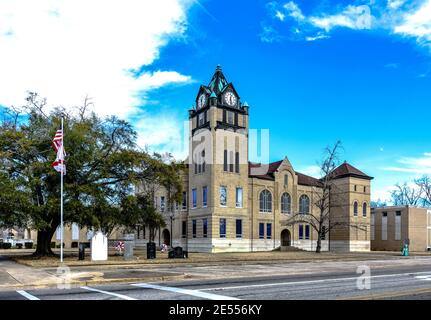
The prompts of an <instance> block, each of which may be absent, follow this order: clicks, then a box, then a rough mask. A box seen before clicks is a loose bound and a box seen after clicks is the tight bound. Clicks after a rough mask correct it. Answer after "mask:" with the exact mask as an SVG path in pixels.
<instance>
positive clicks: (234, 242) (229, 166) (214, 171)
mask: <svg viewBox="0 0 431 320" xmlns="http://www.w3.org/2000/svg"><path fill="white" fill-rule="evenodd" d="M258 107H259V106H255V107H254V108H258ZM251 110H252V109H251V108H249V106H248V104H247V103H246V102H242V100H241V99H240V96H239V94H238V92H237V91H236V89H235V87H234V85H233V84H232V83H230V82H228V81H227V79H226V78H225V76H224V74H223V72H222V69H221V68H220V66H217V68H216V70H215V73H214V75H213V77H212V79H211V81H210V82H209V84H208V85H201V86H200V88H199V90H198V92H197V96H196V107H193V108H192V109H191V110H189V156H188V160H187V170H186V172H185V173H184V175H183V182H184V192H183V201H182V203H181V204H179V205H177V206H176V208H175V209H173V212H172V210H171V211H169V210H168V206H167V204H166V199H167V195H166V193H165V192H164V190H163V189H162V188H160V190H158V191H157V193H156V198H155V203H156V205H157V207H158V209H159V210H160V211H161V212H162V213H163V214H164V215H165V217H166V225H167V227H166V228H165V229H164V230H161V231H160V234H157V235H156V239H157V238H158V239H160V242H161V243H165V244H168V245H170V244H171V243H170V242H171V239H172V242H173V243H172V245H173V246H177V245H180V246H182V247H184V248H185V249H187V250H188V251H190V252H194V251H196V252H236V251H238V252H240V251H241V252H251V251H268V250H274V249H277V248H279V247H280V246H282V247H289V246H291V247H297V248H300V249H304V250H314V249H315V247H316V239H317V233H316V232H315V231H314V230H313V228H312V227H311V226H310V225H308V224H304V223H301V224H299V223H298V224H295V225H291V226H284V224H283V222H285V221H286V220H288V219H289V218H290V217H291V216H292V215H293V214H296V213H301V214H313V215H317V214H318V210H317V208H316V206H315V205H314V204H315V200H316V199H315V198H316V194H318V193H319V192H320V191H321V181H320V180H319V179H316V178H313V177H310V176H307V175H305V174H302V173H300V172H297V171H295V169H294V167H293V166H292V164H291V163H290V161H289V159H288V158H287V157H285V158H284V159H282V160H280V161H276V162H272V163H269V164H266V165H265V164H258V163H252V162H249V159H248V157H249V115H251V116H252V111H251ZM334 176H335V179H334V180H333V188H332V189H331V190H333V194H332V193H331V223H334V225H335V224H337V223H336V222H342V223H339V226H338V227H337V228H334V229H332V230H331V232H329V233H328V234H327V235H326V237H324V239H323V240H322V250H328V249H329V250H344V251H369V250H370V187H371V186H370V182H371V180H372V177H370V176H368V175H366V174H365V173H363V172H361V171H360V170H358V169H356V168H355V167H353V166H351V165H350V164H348V163H346V162H345V163H343V164H341V165H340V166H339V167H338V168H337V169H336V170H335V172H334ZM138 190H139V189H138ZM355 225H361V226H362V227H361V228H357V227H355ZM326 227H327V226H326ZM142 231H143V230H141V232H140V233H139V234H137V238H138V239H140V240H143V241H145V240H148V232H145V233H144V232H142ZM171 232H172V234H171ZM144 238H145V239H144ZM138 241H139V240H138Z"/></svg>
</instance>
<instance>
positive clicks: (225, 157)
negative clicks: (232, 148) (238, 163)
mask: <svg viewBox="0 0 431 320" xmlns="http://www.w3.org/2000/svg"><path fill="white" fill-rule="evenodd" d="M223 170H224V171H227V150H225V151H224V155H223Z"/></svg>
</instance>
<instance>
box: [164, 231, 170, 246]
mask: <svg viewBox="0 0 431 320" xmlns="http://www.w3.org/2000/svg"><path fill="white" fill-rule="evenodd" d="M162 235H163V243H164V244H166V245H167V246H170V245H171V234H170V233H169V230H168V229H165V230H163V233H162Z"/></svg>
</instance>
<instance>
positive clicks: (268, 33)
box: [259, 25, 282, 43]
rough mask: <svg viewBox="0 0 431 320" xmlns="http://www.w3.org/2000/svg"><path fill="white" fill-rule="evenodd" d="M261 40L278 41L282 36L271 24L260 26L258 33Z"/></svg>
mask: <svg viewBox="0 0 431 320" xmlns="http://www.w3.org/2000/svg"><path fill="white" fill-rule="evenodd" d="M259 37H260V40H261V41H262V42H267V43H272V42H279V41H280V40H281V39H282V38H281V36H280V35H279V34H278V32H277V31H276V30H275V29H274V28H273V27H271V26H266V25H264V26H262V32H261V33H260V34H259Z"/></svg>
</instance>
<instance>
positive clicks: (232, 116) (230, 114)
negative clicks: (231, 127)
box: [226, 111, 235, 124]
mask: <svg viewBox="0 0 431 320" xmlns="http://www.w3.org/2000/svg"><path fill="white" fill-rule="evenodd" d="M226 115H227V123H229V124H234V121H235V114H234V113H233V112H232V111H227V112H226Z"/></svg>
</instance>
